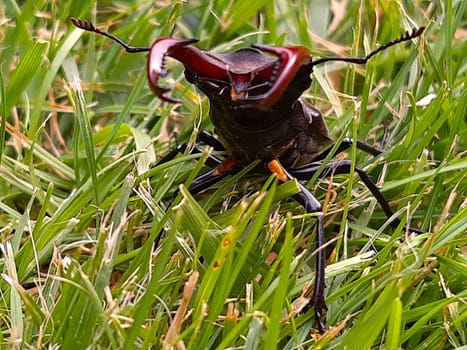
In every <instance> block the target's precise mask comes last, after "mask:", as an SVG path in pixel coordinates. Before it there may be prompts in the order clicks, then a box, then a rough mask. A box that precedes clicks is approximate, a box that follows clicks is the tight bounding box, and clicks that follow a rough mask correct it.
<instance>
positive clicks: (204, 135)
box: [158, 130, 225, 167]
mask: <svg viewBox="0 0 467 350" xmlns="http://www.w3.org/2000/svg"><path fill="white" fill-rule="evenodd" d="M198 139H199V140H200V141H202V142H203V143H205V144H206V145H208V146H211V147H212V148H214V150H216V151H225V148H224V146H222V144H221V143H220V142H219V141H218V140H217V139H216V138H215V137H214V136H213V135H212V134H211V133H209V132H208V131H206V130H201V132H200V133H199V135H198ZM187 148H188V143H182V144H179V145H177V147H175V148H174V149H173V150H171V151H170V152H169V153H167V154H166V155H165V156H164V157H162V158H161V160H160V161H159V162H158V164H163V163H167V162H168V161H171V160H172V159H174V158H175V157H176V156H177V154H179V153H180V154H183V153H185V151H186V149H187ZM203 152H204V150H203V149H202V148H200V147H198V146H197V145H196V144H195V145H194V146H193V147H192V148H191V150H190V154H196V153H203ZM221 163H222V160H220V159H219V158H217V157H216V156H213V155H212V154H210V155H209V156H208V158H207V159H206V165H207V166H209V167H216V166H218V165H220V164H221Z"/></svg>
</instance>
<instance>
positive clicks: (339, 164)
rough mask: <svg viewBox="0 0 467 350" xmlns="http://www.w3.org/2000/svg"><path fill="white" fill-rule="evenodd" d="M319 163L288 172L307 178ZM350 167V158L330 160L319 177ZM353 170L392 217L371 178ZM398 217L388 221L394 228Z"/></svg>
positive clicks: (297, 176) (346, 170) (300, 178)
mask: <svg viewBox="0 0 467 350" xmlns="http://www.w3.org/2000/svg"><path fill="white" fill-rule="evenodd" d="M320 166H321V163H313V164H310V165H308V166H306V167H303V168H298V169H289V171H290V173H291V174H292V175H293V176H295V177H296V178H297V179H299V180H309V179H310V178H311V177H312V176H313V175H314V174H315V173H316V172H317V171H318V170H319V168H320ZM351 167H352V162H351V161H350V160H340V161H335V162H331V163H328V164H326V165H325V167H324V169H323V170H322V172H321V173H320V175H319V176H320V177H326V176H328V175H329V174H331V173H332V174H349V173H350V170H351ZM354 171H355V172H356V173H357V174H358V176H359V177H360V179H361V180H362V182H363V183H364V184H365V186H366V187H367V188H368V189H369V190H370V192H371V194H372V195H373V196H374V197H375V198H376V200H377V201H378V203H379V205H380V206H381V208H382V209H383V211H384V213H385V214H386V216H387V217H388V219H390V218H392V217H393V215H394V212H393V211H392V209H391V206H390V205H389V202H388V200H387V199H386V198H385V197H384V196H383V194H382V193H381V191H380V190H379V188H378V187H377V186H376V185H375V183H374V182H373V180H371V177H370V176H369V175H368V174H367V173H366V172H365V171H364V170H363V169H361V168H358V167H354ZM400 222H401V221H400V219H399V218H393V219H392V221H391V222H390V225H391V226H392V227H394V228H397V226H399V224H400ZM405 228H406V229H407V230H409V231H411V232H413V233H417V234H420V233H424V232H425V231H423V230H420V229H417V228H414V227H410V226H407V225H406V226H405Z"/></svg>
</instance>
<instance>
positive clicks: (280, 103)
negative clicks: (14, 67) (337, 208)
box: [71, 18, 425, 332]
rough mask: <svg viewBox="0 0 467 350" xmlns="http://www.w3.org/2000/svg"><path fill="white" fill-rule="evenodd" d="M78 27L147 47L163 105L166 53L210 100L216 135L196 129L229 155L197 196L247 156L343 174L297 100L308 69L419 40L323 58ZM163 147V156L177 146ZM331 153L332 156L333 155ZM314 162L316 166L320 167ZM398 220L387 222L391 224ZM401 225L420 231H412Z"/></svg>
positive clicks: (288, 174)
mask: <svg viewBox="0 0 467 350" xmlns="http://www.w3.org/2000/svg"><path fill="white" fill-rule="evenodd" d="M71 20H72V22H73V23H74V24H75V25H76V26H77V27H79V28H81V29H83V30H86V31H90V32H94V33H98V34H101V35H104V36H106V37H108V38H110V39H112V40H114V41H116V42H117V43H119V44H120V45H121V46H123V47H124V48H125V50H126V51H127V52H149V57H148V61H147V75H148V82H149V86H150V88H151V90H152V91H153V92H154V94H155V95H156V96H157V97H159V98H160V99H161V100H164V101H167V102H170V103H179V102H180V101H179V100H177V99H175V98H174V97H172V96H170V95H169V91H170V89H167V88H164V87H161V86H160V85H159V80H160V78H161V77H164V76H165V75H166V74H167V72H166V70H165V63H166V58H167V57H172V58H174V59H176V60H178V61H180V62H181V63H182V64H183V65H184V67H185V76H186V79H187V80H188V81H189V82H190V83H192V84H194V85H196V86H197V87H198V88H199V89H200V90H201V91H202V92H203V93H204V94H205V95H206V96H207V97H208V99H209V102H210V118H211V120H212V123H213V124H214V127H215V131H216V133H217V135H218V137H219V139H220V142H219V141H217V139H215V138H214V137H213V136H212V135H210V134H207V133H202V134H201V135H200V136H201V137H202V138H203V141H204V142H206V143H207V144H209V145H212V146H213V147H214V148H215V149H225V150H226V151H227V152H228V154H230V156H229V157H228V158H227V159H226V160H224V161H221V160H219V159H218V158H216V157H213V156H211V157H210V158H209V160H210V162H211V164H213V165H214V166H213V168H212V169H211V170H209V171H207V172H206V173H204V174H202V175H200V176H199V177H197V178H196V179H195V180H194V181H193V183H192V185H191V187H190V189H189V190H190V192H191V193H193V194H195V193H198V192H200V191H202V190H204V189H206V188H207V187H209V186H210V185H212V184H214V183H216V182H217V181H219V180H220V179H222V178H223V177H225V176H226V175H228V174H233V173H236V172H238V171H239V170H240V169H241V168H243V167H244V166H246V165H248V164H250V163H251V162H253V161H256V160H260V161H261V162H262V163H263V164H264V165H265V168H268V169H269V170H270V171H271V172H272V173H274V174H276V175H277V178H278V179H279V181H281V182H286V181H289V180H292V179H294V178H295V179H298V180H307V179H310V178H311V177H312V176H313V175H314V174H316V173H317V172H318V171H321V172H320V174H319V176H321V177H324V176H327V175H328V174H329V173H333V174H336V173H349V172H350V171H351V163H350V161H348V160H341V161H334V162H330V163H327V164H325V165H324V166H322V164H321V161H322V160H323V159H324V158H325V157H326V156H327V155H328V154H329V152H330V145H331V142H332V140H331V137H330V135H329V132H328V129H327V126H326V123H325V120H324V118H323V117H322V115H321V113H320V112H319V111H318V110H317V109H316V108H314V107H313V106H311V105H310V104H308V103H307V102H305V101H303V100H301V99H300V96H301V95H302V93H303V92H304V91H305V90H306V89H308V88H309V87H310V84H311V78H310V75H311V73H312V72H313V67H314V66H316V65H318V64H322V63H325V62H328V61H343V62H349V63H356V64H365V63H366V62H367V61H368V60H369V59H370V58H371V57H373V56H374V55H376V54H377V53H379V52H381V51H383V50H385V49H387V48H389V47H391V46H393V45H396V44H398V43H401V42H405V41H409V40H411V39H414V38H416V37H419V36H420V35H421V34H422V33H423V31H424V29H425V28H424V27H421V28H418V29H414V30H413V31H412V32H411V33H410V32H406V33H405V34H404V35H402V36H401V37H400V38H398V39H396V40H393V41H390V42H388V43H386V44H384V45H382V46H380V47H379V48H377V49H376V50H374V51H372V52H370V53H369V54H368V55H366V56H364V57H328V58H321V59H318V60H312V56H311V54H310V51H309V49H308V48H306V47H304V46H289V47H272V46H266V45H259V44H254V45H253V46H252V47H250V48H243V49H240V50H238V51H235V52H232V53H221V54H219V53H212V52H207V51H202V50H200V49H198V48H196V47H194V46H193V45H192V44H193V43H195V42H196V41H197V40H196V39H188V40H180V39H174V38H170V37H165V38H160V39H157V40H156V41H155V42H154V43H153V44H152V46H151V47H135V46H129V45H128V44H126V43H125V42H123V41H122V40H121V39H119V38H117V37H116V36H114V35H112V34H109V33H107V32H105V31H101V30H100V29H98V28H96V27H95V26H94V25H93V24H92V23H90V22H88V21H85V20H82V19H77V18H72V19H71ZM351 144H352V140H350V139H344V141H343V143H342V144H341V145H340V147H339V148H338V149H337V152H341V151H343V150H345V149H346V148H348V147H350V146H351ZM357 147H358V148H361V149H363V150H364V151H367V152H370V153H372V154H374V155H376V154H379V153H380V152H381V151H379V150H377V149H374V148H371V147H367V146H365V144H364V143H360V142H357ZM182 148H183V147H180V148H178V149H176V150H174V151H173V152H170V153H169V154H168V155H167V156H166V157H164V158H163V160H162V162H163V161H167V160H169V159H171V158H173V157H174V156H175V154H176V153H177V152H179V151H181V149H182ZM337 152H336V153H337ZM320 167H321V168H322V169H321V170H320ZM354 171H355V172H356V173H357V174H358V175H359V176H360V179H361V180H362V182H363V183H364V184H365V185H366V186H367V187H368V189H369V190H370V191H371V193H372V194H373V195H374V196H375V198H376V199H377V201H378V202H379V204H380V205H381V207H382V208H383V210H384V212H385V214H386V215H387V217H388V218H390V217H392V216H393V211H392V210H391V208H390V206H389V203H388V201H387V200H386V199H385V198H384V197H383V195H382V194H381V192H380V191H379V190H378V188H377V186H376V185H375V184H374V182H373V181H372V180H371V178H370V177H369V176H368V175H367V174H366V173H365V172H364V171H363V170H362V169H360V168H358V167H355V168H354ZM298 186H299V189H300V192H299V193H297V194H296V195H295V196H294V198H295V199H296V200H297V201H298V202H299V203H300V204H301V205H302V206H303V207H304V208H305V209H306V211H307V212H308V213H316V214H317V216H316V220H317V234H316V236H317V238H316V250H317V257H316V277H315V284H314V290H313V296H312V297H311V299H310V302H309V306H310V307H311V306H312V307H313V308H314V312H315V319H316V322H317V327H318V329H319V331H320V332H324V331H325V322H324V313H325V312H326V311H327V306H326V303H325V297H324V289H325V282H324V280H325V276H324V271H325V270H324V269H325V254H324V249H322V247H323V245H324V244H325V237H324V229H323V215H322V213H321V204H320V202H319V201H318V200H317V199H316V198H315V197H314V196H313V194H312V193H311V192H310V191H309V190H308V189H307V188H306V187H305V186H303V185H302V184H300V183H299V182H298ZM399 223H400V220H399V219H397V218H396V219H393V221H392V222H391V225H392V226H394V227H396V226H398V225H399ZM406 229H408V230H410V231H412V232H415V233H420V232H423V231H421V230H419V229H416V228H412V227H408V226H407V227H406Z"/></svg>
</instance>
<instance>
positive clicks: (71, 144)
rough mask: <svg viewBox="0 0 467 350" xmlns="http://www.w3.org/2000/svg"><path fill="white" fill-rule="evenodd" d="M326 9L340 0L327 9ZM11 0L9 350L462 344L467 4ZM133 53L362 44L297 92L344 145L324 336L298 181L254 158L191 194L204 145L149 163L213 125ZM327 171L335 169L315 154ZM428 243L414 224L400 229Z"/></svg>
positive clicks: (1, 76) (321, 193)
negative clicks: (155, 80)
mask: <svg viewBox="0 0 467 350" xmlns="http://www.w3.org/2000/svg"><path fill="white" fill-rule="evenodd" d="M329 3H332V6H331V4H329ZM329 3H328V2H320V1H303V0H298V1H291V0H288V1H286V0H278V1H274V2H272V1H256V2H254V1H251V0H250V1H245V0H237V1H225V0H213V1H209V2H208V1H195V0H193V1H191V0H190V1H186V2H182V1H143V0H139V1H119V2H117V1H101V2H93V1H90V2H80V1H67V2H62V3H61V4H59V3H58V2H47V1H31V0H26V1H22V2H15V1H14V0H5V1H4V2H3V3H1V4H0V21H1V26H0V122H1V125H0V147H1V150H0V157H1V158H0V269H1V271H2V275H1V278H0V310H1V318H0V344H1V348H11V349H162V348H165V349H171V348H174V349H184V348H186V349H226V348H229V349H315V348H316V349H321V348H323V349H453V348H460V347H462V346H465V345H466V344H467V328H466V323H467V320H466V318H467V306H466V300H467V282H466V281H467V266H466V264H467V248H466V243H467V235H466V232H467V195H466V194H467V152H466V150H467V118H466V114H467V113H466V111H467V94H466V93H465V84H466V72H467V62H466V60H465V57H466V52H467V40H466V39H467V32H466V29H465V28H466V27H467V16H466V13H467V2H465V1H453V0H446V1H441V0H435V1H430V2H427V1H406V0H403V1H397V2H396V1H377V0H371V1H370V0H364V1H340V2H337V1H330V2H329ZM71 17H79V18H84V19H87V20H90V21H92V22H93V23H95V24H96V26H98V27H99V28H101V29H105V30H108V31H110V32H111V33H113V34H115V35H117V36H119V37H120V38H122V39H123V40H125V41H127V42H129V43H130V44H131V45H135V46H143V47H147V46H150V45H151V43H152V42H153V41H154V40H155V39H156V38H159V37H163V36H173V37H175V38H198V39H199V42H198V43H196V44H195V45H196V46H197V47H199V48H200V49H204V50H209V51H213V52H218V53H220V52H230V51H234V50H236V49H239V48H242V47H247V46H250V45H251V44H253V43H263V44H268V45H276V46H285V45H304V46H307V47H309V48H310V50H311V52H312V53H313V57H316V58H321V57H328V56H362V55H364V54H365V53H368V52H370V51H371V50H374V49H376V48H377V47H378V46H380V45H382V44H384V43H386V42H388V41H391V40H394V39H396V38H398V37H400V36H401V35H402V34H403V33H404V32H405V31H411V30H412V29H413V28H416V27H420V26H426V29H425V32H424V34H423V35H422V37H421V38H417V39H414V40H411V41H409V42H406V43H402V44H399V45H397V46H395V47H392V48H390V49H388V50H386V51H384V52H381V53H379V54H378V55H376V56H375V57H373V58H372V59H371V60H370V61H369V62H368V64H366V65H354V64H346V63H342V62H329V63H327V64H323V65H320V66H317V67H316V68H315V71H314V73H313V75H312V78H313V83H312V85H311V87H310V89H308V90H307V91H306V92H305V93H304V94H303V95H302V98H303V99H304V100H306V101H307V102H309V103H312V104H313V105H314V106H315V107H316V108H318V109H319V110H320V111H321V113H322V114H323V116H324V117H325V120H326V122H327V124H328V128H329V131H330V134H331V135H332V137H333V139H334V140H335V143H334V145H335V146H338V145H339V144H340V143H341V142H342V140H343V139H344V137H347V136H348V137H352V138H353V139H356V140H362V141H364V142H366V143H368V144H370V145H372V146H374V147H377V148H380V149H382V150H383V152H382V154H380V155H377V156H373V155H370V154H367V153H365V152H362V151H361V150H358V149H357V148H356V146H352V147H351V148H350V149H348V150H347V151H346V152H343V153H341V154H339V155H338V156H337V158H338V159H350V160H352V162H353V164H355V166H357V165H358V167H360V168H363V169H365V171H366V172H367V173H368V174H370V175H371V177H372V178H373V180H374V181H375V182H376V183H377V184H378V186H379V187H380V189H381V192H382V193H383V195H384V196H385V197H386V198H387V199H388V200H389V202H390V205H391V208H392V210H393V211H394V213H395V216H397V217H398V218H399V219H400V220H401V221H402V224H401V225H399V226H398V227H397V228H393V227H392V226H391V225H390V224H389V221H388V218H387V217H386V216H385V214H384V212H383V210H382V209H381V207H380V206H379V205H378V203H377V202H376V200H375V198H374V197H373V196H372V195H371V193H370V192H369V190H368V189H367V188H366V187H365V186H364V185H363V184H362V183H361V182H360V181H359V178H358V176H357V174H355V173H354V171H353V169H352V171H351V174H350V175H345V174H341V175H334V176H332V177H327V178H321V179H317V178H315V177H314V178H312V179H310V181H308V182H306V186H307V187H308V188H309V189H310V190H311V191H312V192H313V193H314V194H315V196H316V197H317V198H318V200H319V201H320V202H321V203H322V204H323V213H324V222H325V231H326V238H327V241H328V244H327V246H326V248H325V249H326V257H327V261H326V264H327V266H326V291H325V292H326V300H327V304H328V307H329V310H328V311H327V314H326V323H327V327H328V329H327V331H326V332H325V333H324V334H320V333H319V332H318V331H317V325H316V322H315V318H314V312H313V309H308V310H306V309H304V310H301V312H298V311H299V310H300V308H301V306H303V304H304V301H305V300H306V296H307V295H308V294H309V293H308V294H307V292H309V290H310V289H311V288H312V287H313V283H314V276H315V270H314V264H315V256H316V251H315V249H314V240H315V237H316V219H315V215H314V214H307V213H306V212H305V211H304V209H303V208H302V207H301V206H300V205H299V204H298V203H297V202H296V201H294V200H293V198H292V196H293V195H294V194H296V193H297V191H298V186H297V184H296V183H295V182H294V181H290V182H287V183H283V184H280V183H278V182H277V181H276V179H275V178H274V176H268V175H267V174H261V173H258V172H257V171H255V170H254V169H253V167H247V168H245V169H244V170H242V171H241V172H240V173H238V174H235V175H233V176H229V177H227V178H225V179H224V180H222V181H220V182H218V183H216V184H215V185H213V186H211V187H209V188H208V189H207V190H205V191H203V192H202V193H198V194H195V195H191V194H190V193H189V192H188V190H187V189H188V188H189V186H190V184H191V182H192V181H193V180H194V179H195V178H196V176H197V175H199V174H201V173H202V172H203V171H206V170H207V169H208V168H207V166H206V165H205V162H206V160H207V159H208V158H209V155H210V154H215V155H216V156H217V157H220V158H223V157H225V154H224V152H222V151H216V150H213V149H212V148H210V147H203V145H202V144H200V146H201V147H202V149H203V150H204V152H202V153H190V152H189V151H187V152H185V153H184V154H179V155H177V156H176V157H175V158H173V159H172V160H170V161H168V162H164V163H159V160H160V159H162V157H164V155H166V154H168V153H169V152H170V151H171V150H173V149H174V148H175V147H176V146H177V144H183V143H188V145H189V149H190V147H192V146H193V145H194V143H195V142H196V139H197V135H198V134H199V132H200V131H201V130H209V131H211V132H214V130H213V126H212V124H211V122H210V119H209V102H208V100H207V99H206V97H205V96H204V95H203V94H202V93H201V92H200V91H199V90H197V89H196V87H194V86H193V85H191V84H190V83H189V82H188V81H187V80H186V79H185V77H184V74H183V66H182V65H181V64H180V63H178V62H176V61H174V60H171V59H168V60H167V69H168V72H169V74H168V75H167V76H166V77H165V78H164V80H163V85H164V86H167V87H170V88H171V94H172V95H173V96H175V97H176V98H178V99H180V100H181V103H179V104H172V103H167V102H164V101H161V100H160V99H158V98H157V97H156V96H154V94H153V93H152V92H151V90H150V89H149V87H148V85H147V78H146V71H145V70H146V57H147V54H145V53H134V54H130V53H127V52H125V50H124V49H122V48H121V46H119V45H117V44H115V43H114V42H112V41H111V40H109V39H108V38H104V37H102V36H99V35H95V34H93V33H88V32H84V31H82V30H80V29H78V28H76V27H74V26H73V25H72V23H71V21H70V18H71ZM329 161H331V160H330V159H326V160H325V163H326V162H329ZM405 224H407V225H410V226H412V227H416V228H419V229H421V230H423V231H425V232H426V233H422V234H419V235H416V234H413V233H411V232H409V231H407V230H406V229H405V228H404V225H405Z"/></svg>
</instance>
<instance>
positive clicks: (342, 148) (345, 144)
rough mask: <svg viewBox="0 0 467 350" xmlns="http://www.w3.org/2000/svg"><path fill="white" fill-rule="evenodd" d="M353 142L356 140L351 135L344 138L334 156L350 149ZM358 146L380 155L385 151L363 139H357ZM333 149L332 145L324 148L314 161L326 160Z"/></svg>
mask: <svg viewBox="0 0 467 350" xmlns="http://www.w3.org/2000/svg"><path fill="white" fill-rule="evenodd" d="M353 144H354V140H352V139H351V138H349V137H346V138H344V139H343V140H342V142H341V143H340V145H339V147H337V149H336V150H335V151H334V152H333V154H332V157H334V156H335V155H336V154H339V153H341V152H344V151H345V150H347V149H349V148H350V147H352V145H353ZM357 148H358V149H359V150H362V151H364V152H366V153H369V154H371V155H373V156H379V155H380V154H381V153H383V151H382V150H380V149H378V148H376V147H373V146H371V145H369V144H367V143H365V142H363V141H358V140H357ZM331 151H332V147H330V148H328V149H326V150H324V152H321V153H320V154H318V155H317V156H316V157H315V158H314V159H313V162H317V161H320V160H324V159H325V158H326V157H327V156H328V155H329V153H331Z"/></svg>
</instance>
